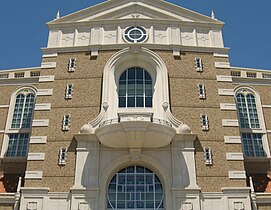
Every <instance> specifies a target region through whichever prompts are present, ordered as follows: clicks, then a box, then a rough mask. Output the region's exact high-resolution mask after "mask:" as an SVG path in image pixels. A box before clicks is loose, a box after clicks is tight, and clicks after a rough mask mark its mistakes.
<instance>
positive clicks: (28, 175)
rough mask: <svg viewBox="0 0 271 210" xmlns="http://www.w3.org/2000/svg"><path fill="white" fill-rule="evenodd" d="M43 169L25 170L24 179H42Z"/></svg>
mask: <svg viewBox="0 0 271 210" xmlns="http://www.w3.org/2000/svg"><path fill="white" fill-rule="evenodd" d="M42 176H43V171H26V172H25V179H42Z"/></svg>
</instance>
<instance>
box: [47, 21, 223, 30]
mask: <svg viewBox="0 0 271 210" xmlns="http://www.w3.org/2000/svg"><path fill="white" fill-rule="evenodd" d="M114 24H115V25H116V26H117V25H123V24H130V25H131V24H142V25H145V24H158V25H159V26H161V25H166V26H175V27H177V26H179V27H181V26H186V27H202V28H208V29H222V28H223V27H224V23H211V22H190V21H181V20H170V19H144V18H142V19H141V18H138V19H134V18H131V19H116V20H109V19H105V20H90V21H84V22H64V23H63V22H62V23H54V22H52V23H47V25H48V27H49V29H50V30H56V29H63V28H76V27H95V26H112V25H114Z"/></svg>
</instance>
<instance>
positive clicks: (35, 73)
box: [30, 71, 40, 77]
mask: <svg viewBox="0 0 271 210" xmlns="http://www.w3.org/2000/svg"><path fill="white" fill-rule="evenodd" d="M39 76H40V72H39V71H31V72H30V77H39Z"/></svg>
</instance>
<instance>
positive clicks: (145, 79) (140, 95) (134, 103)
mask: <svg viewBox="0 0 271 210" xmlns="http://www.w3.org/2000/svg"><path fill="white" fill-rule="evenodd" d="M118 93H119V107H152V79H151V76H150V75H149V73H148V72H147V71H146V70H144V69H142V68H140V67H132V68H129V69H127V70H126V71H124V72H123V73H122V75H121V76H120V79H119V88H118Z"/></svg>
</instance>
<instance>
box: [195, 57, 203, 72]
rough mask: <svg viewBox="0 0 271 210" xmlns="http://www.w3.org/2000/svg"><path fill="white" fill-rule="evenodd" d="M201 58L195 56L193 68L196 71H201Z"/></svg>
mask: <svg viewBox="0 0 271 210" xmlns="http://www.w3.org/2000/svg"><path fill="white" fill-rule="evenodd" d="M202 66H203V65H202V60H201V58H195V68H196V71H197V72H202V71H203V68H202Z"/></svg>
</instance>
